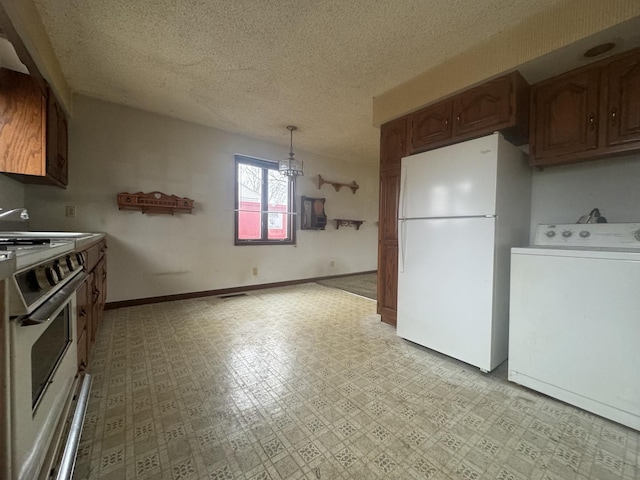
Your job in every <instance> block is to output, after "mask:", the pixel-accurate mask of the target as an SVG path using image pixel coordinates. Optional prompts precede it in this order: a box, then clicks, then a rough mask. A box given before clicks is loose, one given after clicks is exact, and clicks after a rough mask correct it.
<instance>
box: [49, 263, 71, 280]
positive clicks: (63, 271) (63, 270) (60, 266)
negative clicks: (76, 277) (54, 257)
mask: <svg viewBox="0 0 640 480" xmlns="http://www.w3.org/2000/svg"><path fill="white" fill-rule="evenodd" d="M53 269H54V270H55V272H56V273H57V274H58V278H59V279H60V280H62V279H63V278H64V277H66V276H67V273H69V269H68V268H67V265H66V263H64V262H56V264H55V265H54V266H53Z"/></svg>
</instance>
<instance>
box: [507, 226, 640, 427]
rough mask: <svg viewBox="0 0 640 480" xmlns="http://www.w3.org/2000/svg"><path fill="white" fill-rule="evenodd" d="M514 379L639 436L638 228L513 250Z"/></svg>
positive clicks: (543, 232)
mask: <svg viewBox="0 0 640 480" xmlns="http://www.w3.org/2000/svg"><path fill="white" fill-rule="evenodd" d="M510 295H511V298H510V317H509V380H511V381H513V382H516V383H519V384H520V385H523V386H525V387H529V388H531V389H533V390H537V391H539V392H542V393H544V394H547V395H549V396H551V397H555V398H557V399H559V400H562V401H564V402H567V403H570V404H572V405H575V406H577V407H580V408H582V409H584V410H588V411H590V412H593V413H595V414H598V415H601V416H603V417H605V418H609V419H611V420H614V421H616V422H619V423H621V424H624V425H627V426H629V427H631V428H634V429H636V430H640V223H618V224H611V223H599V224H565V225H539V226H538V229H537V231H536V238H535V242H534V245H533V246H531V247H526V248H513V249H512V250H511V294H510Z"/></svg>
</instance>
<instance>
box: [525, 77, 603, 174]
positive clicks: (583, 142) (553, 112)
mask: <svg viewBox="0 0 640 480" xmlns="http://www.w3.org/2000/svg"><path fill="white" fill-rule="evenodd" d="M599 75H600V69H599V68H589V69H585V70H580V71H578V72H575V73H572V74H568V75H562V76H560V77H557V78H555V79H553V80H551V81H548V82H543V83H540V84H538V85H537V86H536V87H535V88H534V90H533V95H532V106H531V108H532V125H531V154H532V159H531V163H532V164H533V165H544V164H546V163H559V162H566V161H567V158H566V157H569V158H570V156H571V155H575V154H580V153H583V152H587V151H589V150H594V149H596V148H597V147H598V98H599V90H600V86H599V83H600V82H599ZM563 156H564V157H565V158H562V157H563ZM552 157H560V158H555V159H552ZM547 158H549V159H551V160H550V161H549V162H545V161H542V160H544V159H547Z"/></svg>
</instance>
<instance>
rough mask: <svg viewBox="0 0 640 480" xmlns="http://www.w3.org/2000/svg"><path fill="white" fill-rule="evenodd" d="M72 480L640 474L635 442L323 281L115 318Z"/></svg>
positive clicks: (102, 334) (100, 356)
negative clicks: (439, 346) (470, 362)
mask: <svg viewBox="0 0 640 480" xmlns="http://www.w3.org/2000/svg"><path fill="white" fill-rule="evenodd" d="M90 372H91V373H92V374H93V376H94V377H93V378H94V384H93V389H92V393H91V400H90V403H89V407H88V412H87V418H86V422H85V426H84V430H83V435H82V440H81V445H80V449H79V452H78V459H77V465H76V472H75V478H77V479H84V478H89V479H98V478H99V479H128V478H129V479H134V478H135V479H176V480H178V479H212V480H213V479H261V480H265V479H274V480H275V479H310V480H327V479H362V480H373V479H460V480H475V479H498V480H524V479H534V480H585V479H597V480H609V479H624V480H636V479H638V478H640V470H639V468H638V461H639V455H640V446H639V444H640V433H638V432H636V431H633V430H631V429H628V428H625V427H622V426H620V425H618V424H615V423H613V422H610V421H608V420H604V419H602V418H600V417H597V416H594V415H591V414H589V413H586V412H584V411H581V410H578V409H576V408H573V407H571V406H569V405H566V404H563V403H561V402H559V401H556V400H553V399H551V398H549V397H546V396H543V395H539V394H537V393H535V392H532V391H529V390H526V389H524V388H521V387H519V386H517V385H515V384H512V383H509V382H507V380H506V366H505V365H503V366H502V367H500V368H498V369H497V370H496V371H494V372H492V373H491V374H488V375H485V374H482V373H481V372H480V371H479V370H477V369H475V368H472V367H469V366H467V365H465V364H463V363H460V362H457V361H455V360H452V359H450V358H447V357H445V356H443V355H439V354H436V353H433V352H431V351H429V350H427V349H424V348H421V347H417V346H415V345H412V344H410V343H408V342H406V341H404V340H402V339H400V338H398V337H397V336H396V335H395V330H394V329H393V328H391V327H390V326H388V325H385V324H382V323H381V322H380V320H379V317H378V316H377V315H376V314H375V302H373V301H371V300H368V299H366V298H362V297H358V296H355V295H351V294H348V293H345V292H342V291H340V290H336V289H333V288H327V287H323V286H321V285H317V284H305V285H300V286H294V287H287V288H278V289H271V290H262V291H257V292H253V293H251V294H249V295H247V296H240V297H233V298H228V299H220V298H213V297H209V298H203V299H194V300H187V301H179V302H172V303H160V304H155V305H147V306H141V307H131V308H123V309H118V310H111V311H108V312H107V314H106V318H105V321H104V322H103V324H102V326H101V328H100V331H99V334H98V339H97V343H96V347H95V351H94V355H93V358H92V361H91V365H90Z"/></svg>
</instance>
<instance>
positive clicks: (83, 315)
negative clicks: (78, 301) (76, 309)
mask: <svg viewBox="0 0 640 480" xmlns="http://www.w3.org/2000/svg"><path fill="white" fill-rule="evenodd" d="M80 316H81V317H86V316H87V311H86V310H85V309H84V307H82V308H81V309H80Z"/></svg>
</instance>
